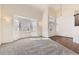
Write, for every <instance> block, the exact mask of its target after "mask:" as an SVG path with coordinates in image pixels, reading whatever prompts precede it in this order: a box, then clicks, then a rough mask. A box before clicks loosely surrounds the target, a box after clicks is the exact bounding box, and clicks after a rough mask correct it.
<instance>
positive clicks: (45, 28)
mask: <svg viewBox="0 0 79 59" xmlns="http://www.w3.org/2000/svg"><path fill="white" fill-rule="evenodd" d="M42 36H43V37H48V7H46V8H45V9H44V13H43V19H42Z"/></svg>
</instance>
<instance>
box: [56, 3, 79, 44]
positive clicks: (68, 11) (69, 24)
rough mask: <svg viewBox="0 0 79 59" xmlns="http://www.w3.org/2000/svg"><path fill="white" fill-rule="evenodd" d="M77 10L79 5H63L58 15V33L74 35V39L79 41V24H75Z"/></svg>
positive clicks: (68, 35)
mask: <svg viewBox="0 0 79 59" xmlns="http://www.w3.org/2000/svg"><path fill="white" fill-rule="evenodd" d="M75 10H79V5H76V4H75V5H74V4H73V5H68V4H67V5H62V9H60V15H59V16H57V35H62V36H67V37H73V41H74V42H76V43H79V26H74V24H75V19H74V12H75Z"/></svg>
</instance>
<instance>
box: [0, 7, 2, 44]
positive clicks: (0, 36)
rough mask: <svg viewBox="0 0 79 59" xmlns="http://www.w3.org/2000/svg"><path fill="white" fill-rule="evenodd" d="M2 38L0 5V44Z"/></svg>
mask: <svg viewBox="0 0 79 59" xmlns="http://www.w3.org/2000/svg"><path fill="white" fill-rule="evenodd" d="M1 40H2V20H1V6H0V44H1Z"/></svg>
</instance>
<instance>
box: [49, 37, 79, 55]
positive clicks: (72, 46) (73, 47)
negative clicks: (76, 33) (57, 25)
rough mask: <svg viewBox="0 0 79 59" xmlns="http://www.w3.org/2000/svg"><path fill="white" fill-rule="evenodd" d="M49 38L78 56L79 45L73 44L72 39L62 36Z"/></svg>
mask: <svg viewBox="0 0 79 59" xmlns="http://www.w3.org/2000/svg"><path fill="white" fill-rule="evenodd" d="M50 38H51V39H52V40H54V41H56V42H58V43H60V44H62V45H63V46H65V47H67V48H69V49H71V50H73V51H75V52H76V53H78V54H79V44H77V43H74V42H73V39H72V38H69V37H64V36H52V37H50Z"/></svg>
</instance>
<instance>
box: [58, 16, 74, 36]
mask: <svg viewBox="0 0 79 59" xmlns="http://www.w3.org/2000/svg"><path fill="white" fill-rule="evenodd" d="M56 27H57V28H56V32H57V33H56V34H57V35H61V36H67V37H73V29H74V18H73V16H60V17H58V18H57V26H56Z"/></svg>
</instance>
